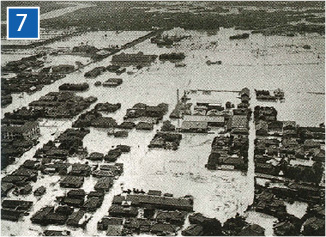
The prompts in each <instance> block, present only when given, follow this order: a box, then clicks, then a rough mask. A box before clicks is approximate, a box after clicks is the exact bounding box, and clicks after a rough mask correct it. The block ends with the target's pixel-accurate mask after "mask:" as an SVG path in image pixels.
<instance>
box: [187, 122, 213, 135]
mask: <svg viewBox="0 0 326 237" xmlns="http://www.w3.org/2000/svg"><path fill="white" fill-rule="evenodd" d="M207 131H208V123H207V122H204V121H201V122H200V121H183V122H182V125H181V132H193V133H207Z"/></svg>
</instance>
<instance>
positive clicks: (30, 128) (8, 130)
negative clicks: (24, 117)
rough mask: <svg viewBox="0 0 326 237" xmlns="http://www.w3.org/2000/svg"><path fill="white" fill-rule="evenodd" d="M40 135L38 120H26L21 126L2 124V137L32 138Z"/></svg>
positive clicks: (11, 138)
mask: <svg viewBox="0 0 326 237" xmlns="http://www.w3.org/2000/svg"><path fill="white" fill-rule="evenodd" d="M39 136H40V128H39V125H38V122H26V123H25V124H24V125H22V126H2V127H1V138H2V139H9V140H13V139H22V138H23V139H25V140H34V139H37V138H38V137H39Z"/></svg>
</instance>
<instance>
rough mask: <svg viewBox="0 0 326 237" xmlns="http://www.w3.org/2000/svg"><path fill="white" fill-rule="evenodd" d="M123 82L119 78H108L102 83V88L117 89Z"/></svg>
mask: <svg viewBox="0 0 326 237" xmlns="http://www.w3.org/2000/svg"><path fill="white" fill-rule="evenodd" d="M122 82H123V80H122V79H121V78H109V79H108V80H106V81H105V82H103V84H102V85H103V86H107V87H117V86H119V85H121V84H122Z"/></svg>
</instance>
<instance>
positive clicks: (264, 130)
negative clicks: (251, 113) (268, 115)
mask: <svg viewBox="0 0 326 237" xmlns="http://www.w3.org/2000/svg"><path fill="white" fill-rule="evenodd" d="M256 135H258V136H267V135H268V123H267V122H266V121H264V120H259V121H258V122H257V123H256Z"/></svg>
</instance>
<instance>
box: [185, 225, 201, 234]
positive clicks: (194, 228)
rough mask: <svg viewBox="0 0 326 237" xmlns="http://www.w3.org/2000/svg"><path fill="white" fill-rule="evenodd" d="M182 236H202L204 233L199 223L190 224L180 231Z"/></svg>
mask: <svg viewBox="0 0 326 237" xmlns="http://www.w3.org/2000/svg"><path fill="white" fill-rule="evenodd" d="M181 234H182V235H183V236H202V235H204V231H203V227H202V226H201V225H196V224H192V225H190V226H189V227H188V228H187V229H185V230H183V231H182V233H181Z"/></svg>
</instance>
